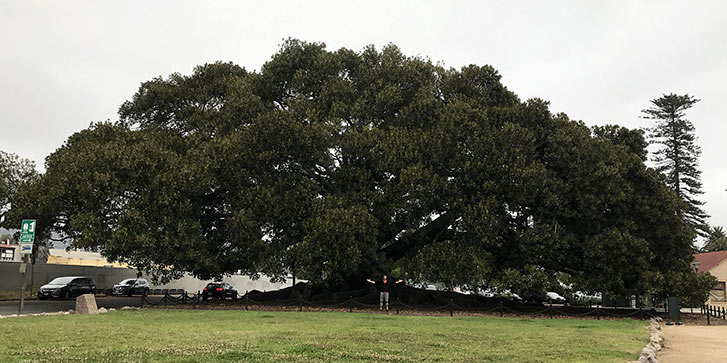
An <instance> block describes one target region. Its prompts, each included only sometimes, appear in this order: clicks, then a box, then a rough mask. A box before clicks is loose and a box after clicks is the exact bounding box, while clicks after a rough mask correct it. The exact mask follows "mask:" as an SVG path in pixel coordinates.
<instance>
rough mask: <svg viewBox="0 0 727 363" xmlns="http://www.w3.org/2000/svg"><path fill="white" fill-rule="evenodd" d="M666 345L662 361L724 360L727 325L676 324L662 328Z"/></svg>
mask: <svg viewBox="0 0 727 363" xmlns="http://www.w3.org/2000/svg"><path fill="white" fill-rule="evenodd" d="M662 331H663V333H664V338H665V339H666V347H665V348H664V350H662V351H661V352H660V353H659V356H658V358H659V362H661V363H691V362H694V363H697V362H699V363H705V362H724V361H725V359H727V358H726V357H727V326H689V325H682V326H679V325H674V326H664V327H663V328H662Z"/></svg>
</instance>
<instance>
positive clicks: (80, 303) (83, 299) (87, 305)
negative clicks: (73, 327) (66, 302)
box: [76, 294, 98, 314]
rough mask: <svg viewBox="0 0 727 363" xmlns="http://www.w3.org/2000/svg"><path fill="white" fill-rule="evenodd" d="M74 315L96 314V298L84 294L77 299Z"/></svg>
mask: <svg viewBox="0 0 727 363" xmlns="http://www.w3.org/2000/svg"><path fill="white" fill-rule="evenodd" d="M76 314H98V307H97V306H96V297H95V296H93V294H84V295H81V296H79V297H77V298H76Z"/></svg>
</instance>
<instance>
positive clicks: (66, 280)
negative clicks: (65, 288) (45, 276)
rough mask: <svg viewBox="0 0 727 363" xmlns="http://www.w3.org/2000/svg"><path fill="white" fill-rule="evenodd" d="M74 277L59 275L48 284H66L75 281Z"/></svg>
mask: <svg viewBox="0 0 727 363" xmlns="http://www.w3.org/2000/svg"><path fill="white" fill-rule="evenodd" d="M73 279H74V278H73V277H57V278H55V279H53V281H51V282H49V283H48V285H65V284H67V283H69V282H71V281H73Z"/></svg>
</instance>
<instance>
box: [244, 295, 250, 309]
mask: <svg viewBox="0 0 727 363" xmlns="http://www.w3.org/2000/svg"><path fill="white" fill-rule="evenodd" d="M249 308H250V296H248V295H247V293H245V311H247V310H248V309H249Z"/></svg>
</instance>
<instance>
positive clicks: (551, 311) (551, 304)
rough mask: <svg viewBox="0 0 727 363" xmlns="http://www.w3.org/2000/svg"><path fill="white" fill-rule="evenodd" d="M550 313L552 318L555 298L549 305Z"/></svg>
mask: <svg viewBox="0 0 727 363" xmlns="http://www.w3.org/2000/svg"><path fill="white" fill-rule="evenodd" d="M548 314H549V315H550V318H551V319H553V300H550V306H549V307H548Z"/></svg>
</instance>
